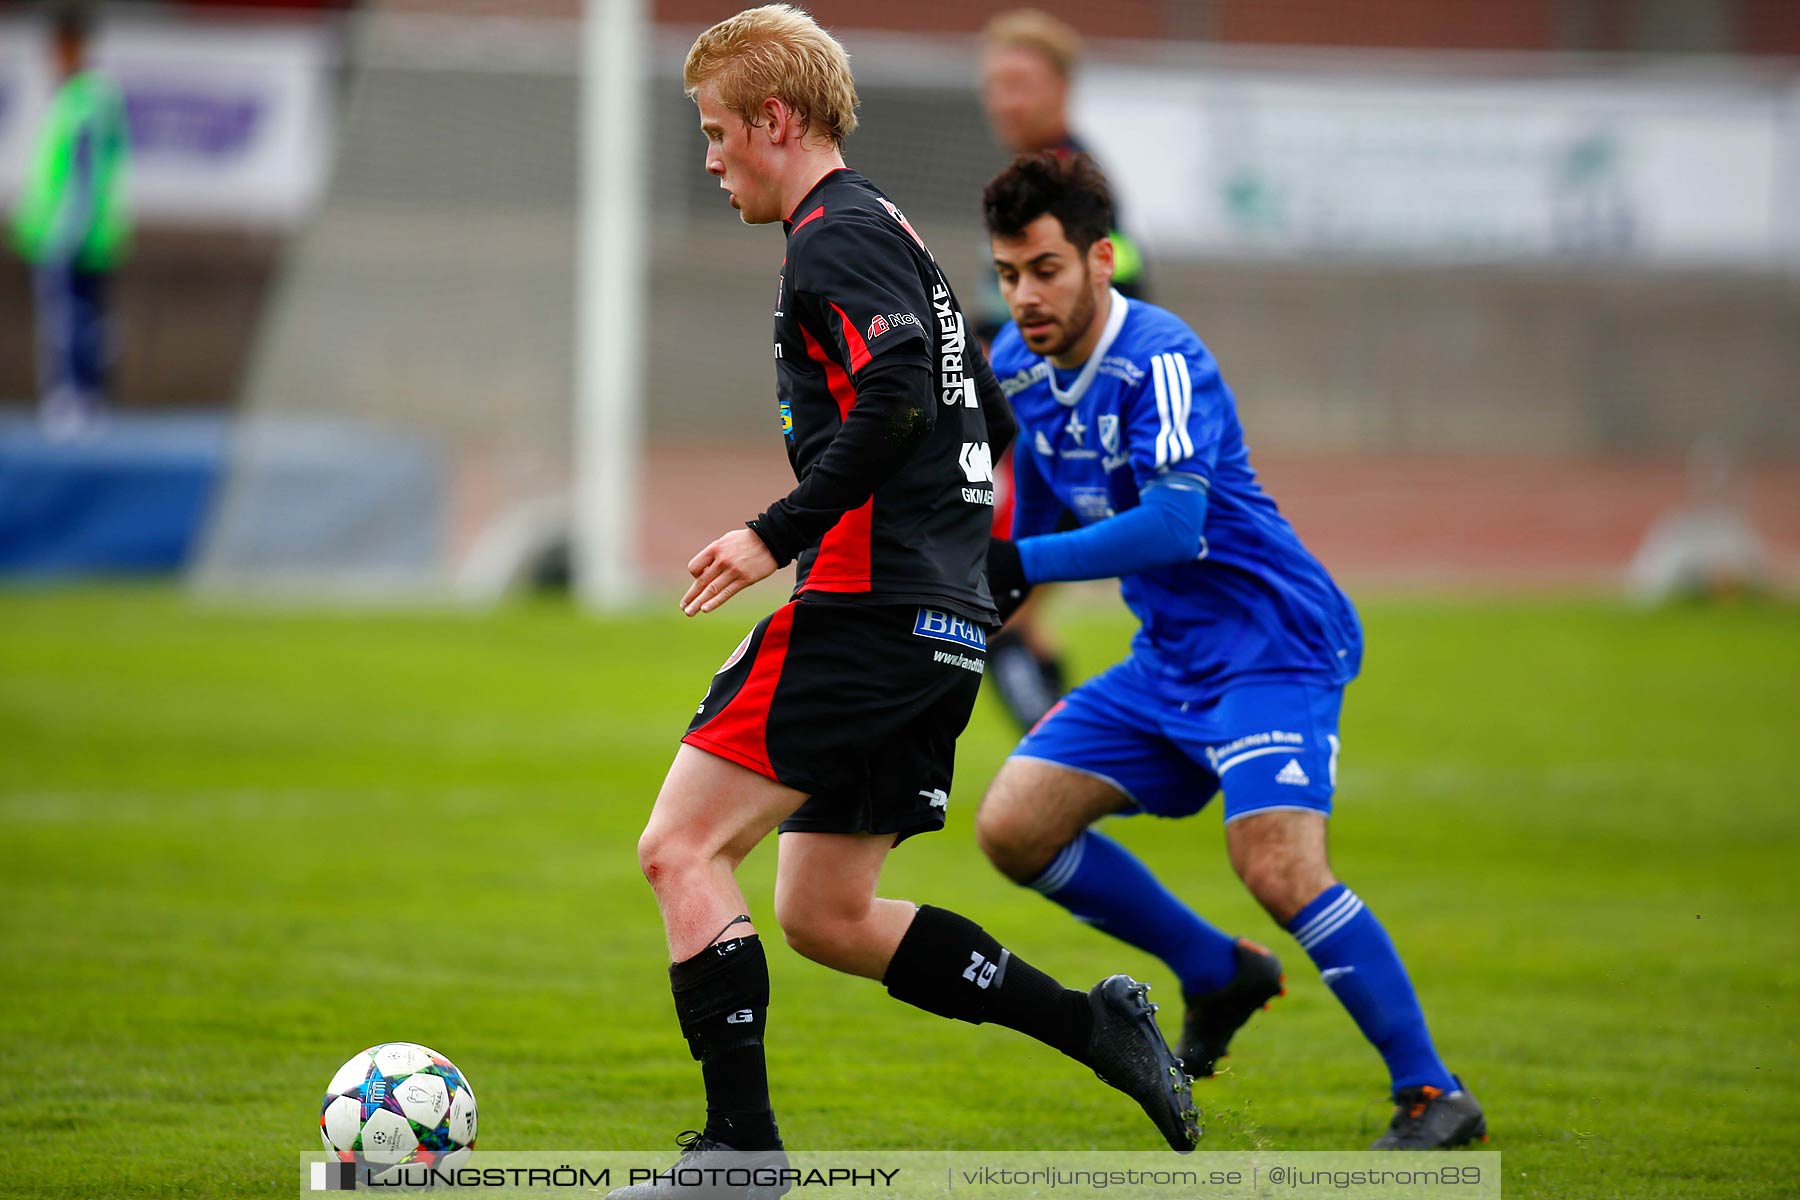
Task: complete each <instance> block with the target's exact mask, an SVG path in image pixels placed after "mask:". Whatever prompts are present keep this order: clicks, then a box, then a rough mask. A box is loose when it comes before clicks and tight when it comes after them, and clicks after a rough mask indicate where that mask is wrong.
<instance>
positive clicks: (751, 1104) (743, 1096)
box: [669, 918, 781, 1150]
mask: <svg viewBox="0 0 1800 1200" xmlns="http://www.w3.org/2000/svg"><path fill="white" fill-rule="evenodd" d="M745 919H746V920H747V919H748V918H745ZM734 923H735V922H734ZM669 988H670V990H671V991H673V992H674V993H675V1015H676V1017H677V1018H679V1019H680V1021H681V1032H682V1035H683V1036H684V1037H686V1038H687V1040H688V1049H689V1050H691V1051H692V1052H693V1055H694V1057H695V1058H696V1059H698V1060H699V1061H700V1074H701V1077H702V1078H703V1079H704V1080H705V1081H706V1130H705V1133H706V1136H707V1137H709V1138H712V1139H713V1140H715V1141H720V1142H724V1143H725V1144H726V1145H728V1146H730V1147H731V1148H732V1149H734V1150H773V1149H775V1148H776V1147H778V1146H780V1145H781V1134H780V1132H779V1131H778V1130H777V1129H776V1128H775V1114H774V1113H773V1112H771V1111H770V1106H769V1071H768V1067H767V1066H766V1065H765V1063H764V1061H763V1022H764V1019H765V1018H766V1016H767V1014H768V1010H769V963H768V959H767V958H765V957H764V955H763V947H762V939H761V938H759V937H757V936H756V935H755V934H754V933H753V934H751V935H750V936H748V937H741V938H732V939H730V940H729V941H724V942H719V943H717V944H715V945H711V946H708V947H707V948H706V949H704V950H702V951H701V952H700V953H698V954H696V955H695V956H694V957H692V958H690V959H687V960H685V961H683V962H678V963H673V964H671V965H670V967H669Z"/></svg>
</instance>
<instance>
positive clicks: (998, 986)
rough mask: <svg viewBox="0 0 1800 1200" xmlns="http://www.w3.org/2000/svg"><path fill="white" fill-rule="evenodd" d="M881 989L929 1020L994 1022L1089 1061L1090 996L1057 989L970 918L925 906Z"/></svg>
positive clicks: (895, 957) (1091, 1021) (898, 949)
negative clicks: (932, 1016) (919, 1010)
mask: <svg viewBox="0 0 1800 1200" xmlns="http://www.w3.org/2000/svg"><path fill="white" fill-rule="evenodd" d="M881 982H882V983H884V984H885V985H887V990H888V994H889V995H891V996H893V997H894V999H896V1000H904V1001H905V1002H906V1003H908V1004H911V1005H913V1006H915V1007H917V1008H922V1009H924V1010H925V1011H926V1012H929V1013H936V1014H937V1015H938V1016H940V1017H950V1018H952V1019H954V1020H958V1021H967V1022H968V1023H969V1024H971V1025H980V1024H981V1023H982V1022H984V1021H992V1022H993V1023H994V1024H996V1025H1004V1026H1006V1027H1007V1028H1008V1029H1016V1030H1018V1031H1019V1032H1020V1033H1023V1034H1025V1035H1026V1036H1028V1037H1034V1038H1036V1039H1037V1040H1038V1041H1040V1042H1043V1043H1044V1044H1045V1045H1047V1046H1054V1047H1056V1048H1057V1049H1058V1050H1061V1051H1062V1052H1063V1053H1064V1054H1066V1055H1068V1056H1069V1057H1070V1058H1074V1059H1079V1060H1082V1061H1086V1058H1085V1056H1086V1054H1087V1044H1088V1035H1089V1034H1090V1033H1092V1032H1093V1025H1094V1018H1093V1014H1092V1012H1091V1011H1090V1010H1089V1008H1088V998H1087V993H1086V992H1078V991H1076V990H1075V989H1073V988H1066V987H1064V986H1063V985H1062V984H1060V983H1058V982H1056V980H1054V979H1052V978H1051V977H1050V976H1048V975H1046V974H1044V973H1043V972H1042V971H1040V970H1038V969H1037V968H1036V967H1034V966H1032V965H1031V964H1030V963H1028V962H1025V961H1024V960H1022V959H1021V958H1019V956H1018V955H1016V954H1014V953H1012V952H1011V951H1009V950H1007V949H1006V948H1004V947H1003V946H1001V945H1000V943H999V942H997V941H995V940H994V938H993V936H992V935H991V934H989V933H988V932H987V931H986V930H985V929H983V928H982V927H981V926H979V925H977V924H975V922H973V921H971V920H969V919H968V918H967V917H960V916H958V915H956V914H955V913H953V912H950V911H948V910H946V909H942V908H932V907H931V906H930V905H926V904H922V905H920V906H919V911H918V914H917V915H916V916H914V917H913V923H912V924H911V925H910V926H908V927H907V930H906V936H905V937H903V938H901V939H900V945H899V947H898V948H897V949H896V950H895V951H894V957H893V960H892V961H891V962H889V963H888V969H887V973H886V974H885V975H883V976H882V977H881Z"/></svg>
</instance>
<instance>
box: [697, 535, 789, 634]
mask: <svg viewBox="0 0 1800 1200" xmlns="http://www.w3.org/2000/svg"><path fill="white" fill-rule="evenodd" d="M774 573H775V556H774V555H773V554H770V553H769V548H768V547H767V546H765V545H763V540H762V539H761V538H759V537H757V536H756V534H754V533H753V532H751V531H750V530H748V529H734V530H732V531H731V532H730V533H728V534H726V535H725V536H724V537H722V538H719V539H717V540H716V541H714V542H713V544H712V545H710V546H708V547H707V548H706V549H704V550H702V551H701V552H700V553H698V554H696V555H694V557H693V558H692V559H691V560H690V561H689V562H688V574H689V575H692V576H693V577H694V582H693V583H692V584H691V585H690V586H689V587H688V590H687V595H685V596H683V597H682V598H681V611H682V612H684V613H686V614H687V615H688V616H690V617H691V616H693V615H694V614H696V613H703V612H711V611H712V610H713V609H715V608H717V607H719V605H721V604H723V603H725V602H726V601H727V600H729V599H731V598H732V597H733V596H735V595H737V594H738V593H739V592H741V591H743V590H744V589H745V588H747V587H749V586H750V585H751V584H753V583H756V582H757V581H759V580H763V579H767V578H768V577H769V576H771V575H773V574H774Z"/></svg>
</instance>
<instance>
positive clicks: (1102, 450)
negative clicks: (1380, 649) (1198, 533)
mask: <svg viewBox="0 0 1800 1200" xmlns="http://www.w3.org/2000/svg"><path fill="white" fill-rule="evenodd" d="M991 358H992V361H993V367H994V373H995V374H996V375H997V376H998V377H999V379H1000V385H1001V388H1002V389H1003V390H1004V391H1005V392H1006V394H1007V395H1008V396H1009V397H1010V398H1011V400H1012V405H1013V410H1014V412H1015V414H1016V415H1017V418H1018V422H1019V435H1018V438H1017V440H1016V441H1015V442H1014V446H1015V449H1014V450H1013V471H1014V479H1015V496H1016V498H1015V501H1014V504H1015V507H1014V513H1013V536H1014V537H1015V538H1024V537H1031V536H1034V535H1038V534H1045V533H1051V532H1053V531H1054V530H1055V529H1056V527H1057V524H1058V522H1059V521H1060V520H1061V519H1062V513H1063V511H1064V510H1066V511H1068V512H1069V513H1072V514H1073V515H1074V517H1075V519H1076V520H1078V521H1079V522H1081V523H1082V524H1083V525H1091V524H1093V523H1094V522H1096V521H1103V520H1105V519H1106V518H1107V517H1110V516H1113V515H1114V514H1115V513H1120V512H1124V511H1125V510H1126V509H1129V508H1132V507H1134V506H1136V505H1137V503H1138V497H1139V494H1140V493H1141V491H1142V490H1143V489H1144V488H1145V487H1148V486H1149V485H1150V484H1152V483H1153V482H1155V481H1157V480H1159V479H1166V481H1167V483H1168V484H1171V485H1174V486H1198V487H1203V488H1205V489H1206V493H1207V498H1206V522H1205V526H1204V528H1203V533H1204V538H1203V540H1202V542H1201V549H1200V555H1199V557H1198V558H1197V559H1195V560H1194V561H1193V562H1191V563H1182V564H1179V565H1177V566H1172V567H1162V568H1158V569H1156V570H1151V571H1144V572H1141V573H1139V574H1135V575H1129V576H1126V577H1125V578H1124V579H1122V580H1121V581H1120V591H1121V592H1122V593H1123V595H1124V598H1125V603H1126V605H1127V606H1129V607H1130V609H1131V611H1132V612H1133V613H1134V614H1135V615H1136V616H1137V619H1138V621H1139V623H1140V628H1139V630H1138V633H1137V636H1136V638H1135V639H1134V640H1133V643H1132V648H1133V652H1134V653H1135V654H1136V655H1137V656H1138V657H1139V659H1140V661H1141V662H1142V663H1143V665H1144V666H1145V667H1147V668H1148V669H1149V670H1150V671H1151V672H1152V673H1153V675H1154V676H1155V677H1157V678H1159V679H1161V680H1163V681H1164V682H1165V683H1166V684H1168V685H1169V687H1170V688H1171V689H1172V693H1173V692H1186V691H1189V690H1191V689H1193V688H1195V687H1206V688H1210V687H1212V686H1214V685H1217V684H1220V683H1224V682H1227V681H1232V680H1243V679H1291V680H1314V681H1320V682H1329V683H1335V684H1342V683H1345V682H1347V681H1348V680H1350V679H1351V678H1352V677H1354V676H1355V675H1356V672H1357V670H1358V668H1359V667H1360V666H1361V662H1362V629H1361V626H1360V624H1359V623H1358V621H1357V617H1356V609H1355V607H1354V606H1352V605H1351V603H1350V600H1349V598H1348V597H1347V596H1345V595H1344V593H1343V592H1342V591H1341V590H1339V588H1338V586H1337V584H1336V583H1334V582H1333V581H1332V579H1331V576H1330V575H1329V574H1328V573H1327V572H1326V570H1325V568H1324V567H1323V566H1322V565H1321V564H1320V563H1319V560H1318V559H1316V558H1314V557H1313V556H1312V555H1311V554H1310V553H1309V552H1308V551H1307V549H1306V547H1305V546H1304V545H1302V544H1301V542H1300V539H1299V537H1298V536H1297V535H1296V534H1295V533H1294V529H1293V527H1292V526H1291V525H1289V524H1288V522H1287V519H1286V518H1285V517H1283V516H1282V515H1281V513H1280V511H1279V510H1278V509H1277V508H1276V507H1275V502H1274V500H1272V499H1270V498H1269V496H1268V495H1267V494H1266V493H1264V491H1263V490H1262V487H1261V486H1260V485H1259V484H1258V483H1257V481H1256V472H1255V471H1254V470H1252V469H1251V467H1250V455H1249V451H1248V449H1247V448H1246V447H1245V445H1244V431H1243V429H1242V427H1241V426H1240V425H1239V424H1238V415H1237V405H1236V403H1235V402H1234V401H1233V400H1232V396H1231V390H1230V389H1229V388H1227V387H1226V386H1225V381H1224V380H1223V379H1222V378H1221V377H1220V375H1219V367H1218V364H1217V363H1216V362H1214V361H1213V357H1212V355H1211V354H1210V353H1208V352H1207V349H1206V347H1205V346H1204V345H1202V344H1201V342H1200V339H1199V338H1198V337H1197V336H1195V334H1194V331H1193V330H1191V329H1189V328H1188V326H1187V324H1186V323H1185V322H1184V321H1182V320H1181V318H1179V317H1177V316H1175V315H1174V314H1173V313H1171V312H1168V311H1167V310H1165V309H1161V308H1158V307H1156V306H1155V305H1153V304H1147V303H1145V302H1143V301H1140V300H1127V299H1126V298H1125V297H1123V296H1121V295H1120V294H1119V293H1118V292H1116V291H1115V292H1114V293H1113V294H1112V305H1111V309H1110V311H1109V312H1108V314H1107V322H1106V326H1105V329H1104V331H1103V332H1102V334H1101V337H1100V341H1099V343H1098V344H1097V345H1096V347H1095V349H1094V353H1093V354H1092V355H1091V356H1090V357H1089V358H1088V360H1087V362H1086V363H1084V364H1082V366H1081V367H1080V368H1079V369H1077V370H1069V371H1065V370H1061V369H1058V368H1056V367H1053V366H1052V365H1051V364H1050V362H1049V361H1048V360H1047V359H1043V358H1039V357H1038V356H1037V355H1036V354H1033V353H1032V352H1031V351H1030V350H1029V349H1027V348H1026V346H1025V342H1024V339H1023V338H1022V337H1021V336H1020V334H1019V330H1018V326H1017V325H1016V324H1008V325H1007V326H1006V327H1005V328H1004V329H1002V330H1001V331H1000V334H999V336H997V337H996V338H995V339H994V346H993V352H992V355H991Z"/></svg>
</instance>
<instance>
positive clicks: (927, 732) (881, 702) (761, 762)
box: [681, 601, 989, 842]
mask: <svg viewBox="0 0 1800 1200" xmlns="http://www.w3.org/2000/svg"><path fill="white" fill-rule="evenodd" d="M988 633H989V630H988V629H987V628H985V627H983V626H982V625H980V624H979V623H977V622H974V621H971V620H969V619H968V618H967V617H963V616H958V615H956V614H955V613H948V612H943V611H940V610H938V609H932V608H921V607H918V606H916V605H906V604H895V605H848V604H821V603H817V602H811V601H793V602H790V603H788V604H784V605H783V606H782V607H780V608H778V609H776V610H775V611H774V612H773V613H770V614H769V615H768V616H767V617H764V618H763V619H762V620H761V621H760V622H758V624H757V626H756V628H755V629H752V630H751V631H750V633H749V635H748V636H746V637H745V638H744V640H743V641H742V642H740V643H739V644H738V648H737V649H736V650H734V651H732V653H731V657H730V658H728V659H726V660H725V665H724V666H722V667H720V668H719V673H718V674H717V675H714V676H713V681H712V687H711V689H710V690H708V691H707V693H706V700H705V701H704V702H703V703H702V704H701V705H700V709H699V711H698V712H696V713H695V714H694V720H693V722H692V723H691V724H690V725H689V726H688V731H687V736H685V737H683V738H682V739H681V740H682V741H684V742H686V743H687V744H688V745H690V746H693V747H696V748H697V749H700V750H705V751H707V752H708V753H710V754H716V755H718V756H719V757H720V758H724V759H728V760H730V761H731V762H734V763H737V764H738V765H739V766H742V767H748V768H749V769H750V770H752V771H755V772H756V773H757V774H759V775H763V776H766V777H768V778H770V779H773V780H775V781H776V782H778V783H782V784H785V785H786V786H788V787H791V788H794V789H795V790H796V791H801V792H805V793H807V796H808V799H807V800H806V802H805V803H803V804H802V805H801V806H800V807H799V809H798V810H796V811H795V813H794V814H793V815H792V816H791V817H789V818H788V819H787V820H786V821H783V822H782V823H781V830H782V832H784V833H794V832H804V833H892V834H896V835H898V836H897V837H896V838H895V839H894V840H895V841H896V842H899V841H902V840H904V839H906V838H908V837H911V836H912V835H913V834H915V833H927V832H930V831H932V830H937V829H942V828H943V827H944V814H945V808H946V806H947V805H948V803H949V797H950V776H951V773H952V770H953V768H954V767H955V763H956V739H957V736H958V735H959V734H961V733H962V731H963V728H964V727H965V726H966V725H968V723H969V713H970V712H971V711H972V710H973V709H974V707H975V696H976V693H977V692H978V691H979V690H980V687H981V675H982V672H983V671H984V670H985V669H986V665H987V635H988Z"/></svg>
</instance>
